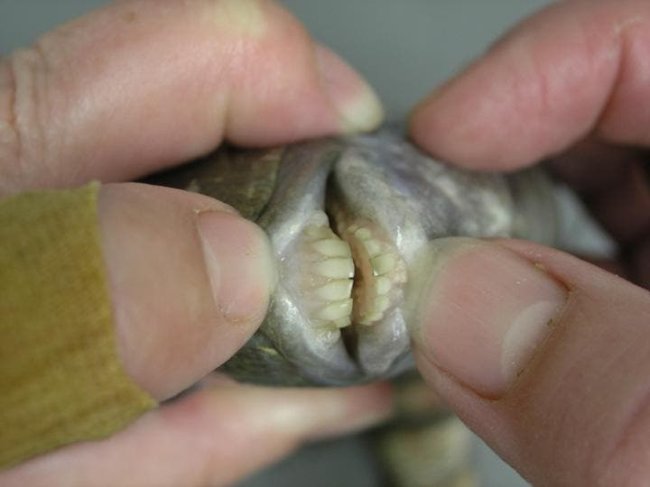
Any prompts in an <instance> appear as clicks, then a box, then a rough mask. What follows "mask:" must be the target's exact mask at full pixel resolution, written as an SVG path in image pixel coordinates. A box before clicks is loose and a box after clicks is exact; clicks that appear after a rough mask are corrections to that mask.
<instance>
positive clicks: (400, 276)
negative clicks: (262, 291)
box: [296, 203, 406, 359]
mask: <svg viewBox="0 0 650 487" xmlns="http://www.w3.org/2000/svg"><path fill="white" fill-rule="evenodd" d="M332 205H333V206H330V205H328V207H329V208H336V205H335V204H334V203H332ZM328 213H329V215H330V216H329V217H328V215H327V214H326V213H325V212H323V211H316V212H314V213H313V214H312V216H311V218H310V219H309V223H308V225H307V226H306V227H305V228H304V230H303V231H302V233H301V235H300V237H299V238H298V246H297V256H296V265H297V266H298V267H299V269H300V270H301V272H300V282H299V283H298V285H299V287H300V289H301V291H302V293H303V294H302V295H303V296H304V300H303V303H304V304H303V305H304V312H305V315H306V318H307V321H308V326H310V327H313V328H315V329H318V328H321V329H323V331H330V332H331V331H334V330H336V329H343V330H342V335H341V338H342V339H343V341H344V343H345V345H346V350H347V351H348V353H349V354H350V356H351V358H352V359H356V342H357V334H356V327H359V326H367V327H370V326H373V325H375V324H376V323H378V322H380V321H381V320H382V319H384V318H385V316H386V315H387V314H388V313H389V312H390V311H391V310H392V309H393V308H394V307H395V306H396V305H397V304H398V303H399V302H400V300H401V299H402V296H403V289H402V288H403V284H404V283H405V282H406V267H405V265H404V262H403V261H402V259H401V258H400V256H399V254H398V253H397V249H396V248H395V246H394V245H393V244H392V243H391V242H390V240H389V239H388V238H387V237H386V236H385V234H384V232H382V231H381V229H380V228H378V227H377V226H376V225H374V224H372V223H371V222H369V221H359V220H354V219H352V220H350V218H348V217H346V215H345V213H344V212H343V211H342V209H340V208H336V209H334V210H330V211H329V212H328Z"/></svg>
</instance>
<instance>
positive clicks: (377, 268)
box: [370, 254, 396, 276]
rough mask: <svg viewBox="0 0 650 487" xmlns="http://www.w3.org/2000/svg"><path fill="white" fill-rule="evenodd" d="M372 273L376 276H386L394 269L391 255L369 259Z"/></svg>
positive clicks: (394, 262) (394, 261) (393, 257)
mask: <svg viewBox="0 0 650 487" xmlns="http://www.w3.org/2000/svg"><path fill="white" fill-rule="evenodd" d="M370 263H371V264H372V268H373V271H374V273H375V274H376V275H379V276H381V275H383V274H388V273H389V272H390V271H392V270H393V269H394V268H395V264H396V260H395V256H394V255H392V254H381V255H378V256H376V257H373V258H372V259H370Z"/></svg>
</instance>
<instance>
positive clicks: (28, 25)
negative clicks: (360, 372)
mask: <svg viewBox="0 0 650 487" xmlns="http://www.w3.org/2000/svg"><path fill="white" fill-rule="evenodd" d="M105 3H107V2H106V1H102V0H0V55H4V54H7V53H8V52H10V51H11V50H13V49H15V48H18V47H20V46H21V45H26V44H29V43H30V42H31V41H32V40H33V39H34V38H35V37H37V36H38V35H39V34H40V33H42V32H45V31H46V30H48V29H50V28H51V27H53V26H55V25H57V24H59V23H61V22H64V21H65V20H67V19H70V18H72V17H75V16H78V15H80V14H82V13H84V12H86V11H88V10H91V9H94V8H97V7H99V6H101V5H102V4H105ZM281 3H283V4H284V5H286V6H287V8H289V9H290V10H291V11H292V12H294V13H295V15H296V16H298V17H299V18H300V19H301V20H302V21H303V22H304V23H305V24H306V25H307V27H308V29H309V30H310V31H311V32H312V34H313V35H314V36H315V37H316V38H317V39H318V40H320V41H322V42H323V43H325V44H327V45H329V46H330V47H332V48H333V49H334V50H335V51H337V52H338V53H339V54H340V55H342V56H343V57H344V58H345V59H347V60H348V61H349V62H350V63H351V64H352V65H354V66H355V67H356V68H357V69H358V70H359V71H360V72H361V73H363V74H364V75H365V76H366V78H367V79H368V80H369V81H370V83H371V84H372V85H373V86H374V87H375V89H376V90H377V92H378V93H379V95H380V97H381V98H382V100H383V101H384V103H385V106H386V108H387V113H388V117H389V119H391V120H400V119H403V118H404V117H405V116H406V114H407V113H408V110H409V108H410V107H411V106H412V105H413V104H414V103H416V102H417V101H418V100H419V99H420V98H422V97H423V96H425V95H426V93H428V92H429V91H430V90H431V89H432V88H433V87H435V86H437V85H439V84H440V83H442V82H443V81H444V80H446V79H447V78H449V77H450V76H451V75H453V74H454V73H455V72H456V71H458V70H459V69H460V68H462V67H463V66H464V65H466V64H467V63H468V62H469V61H471V60H472V59H473V58H474V57H476V56H477V55H479V54H480V53H481V52H483V51H484V50H485V49H486V48H487V47H488V46H489V44H490V43H491V42H492V41H493V40H494V39H495V38H497V37H498V36H499V35H501V34H502V33H503V32H504V31H505V30H506V29H508V28H509V27H510V26H512V25H513V24H515V23H516V22H517V21H518V20H520V19H521V18H523V17H525V16H527V15H529V14H530V13H532V12H534V11H536V10H538V9H540V8H542V7H543V6H544V5H545V4H547V3H550V2H549V0H489V1H488V0H399V1H395V0H283V1H282V2H281ZM473 441H474V449H473V456H474V461H475V463H476V465H477V468H478V470H479V471H480V481H481V485H483V486H484V487H520V486H525V485H527V484H526V483H525V482H523V481H522V480H521V478H519V476H518V475H516V474H515V473H514V472H513V471H512V470H510V469H509V468H508V467H507V466H505V465H504V464H503V463H502V462H501V461H500V460H498V458H497V457H496V456H495V455H494V454H493V453H492V452H491V451H490V450H489V449H488V448H487V447H486V446H485V445H483V444H482V443H481V442H480V441H479V440H478V439H474V440H473ZM270 485H273V486H287V487H290V486H294V485H295V486H304V485H310V486H312V487H318V486H323V487H325V486H333V485H336V486H340V487H347V486H349V487H366V486H367V487H374V486H378V485H381V483H380V479H379V474H378V472H377V471H376V469H375V468H374V465H373V462H372V459H371V458H370V456H369V453H368V451H367V450H366V448H365V444H364V442H363V441H362V440H361V439H359V438H349V439H345V440H338V441H332V442H327V443H323V444H318V445H313V446H310V447H307V448H304V449H303V450H301V451H300V452H299V453H298V454H296V455H294V456H293V457H291V458H289V459H287V460H285V461H284V462H282V463H280V464H279V465H277V466H275V467H272V468H270V469H269V470H267V471H265V472H262V473H260V474H258V475H257V476H255V477H254V478H252V479H250V480H248V481H247V482H245V483H244V484H242V486H245V487H265V486H270Z"/></svg>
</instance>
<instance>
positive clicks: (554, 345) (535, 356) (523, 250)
mask: <svg viewBox="0 0 650 487" xmlns="http://www.w3.org/2000/svg"><path fill="white" fill-rule="evenodd" d="M440 242H441V243H436V244H434V247H435V248H434V249H432V255H433V257H434V258H435V262H436V266H435V271H434V273H433V277H432V278H431V285H430V287H429V289H430V294H429V300H428V302H427V303H426V304H425V305H424V307H423V313H422V316H421V319H420V320H419V323H420V326H419V327H418V328H417V329H416V330H414V341H415V345H414V348H415V353H416V358H417V362H418V366H419V368H420V370H421V372H422V374H423V375H424V377H425V379H426V380H427V381H428V382H429V383H430V384H432V385H434V386H435V387H436V389H437V390H438V391H439V393H440V394H441V395H442V396H443V397H444V398H445V399H446V400H447V401H448V402H449V404H450V405H451V406H452V407H453V408H454V409H455V410H456V411H457V412H458V414H459V415H460V417H461V418H462V419H463V420H464V421H465V422H466V423H467V424H468V425H469V426H470V427H471V428H472V429H473V430H474V431H475V432H476V433H477V434H478V435H480V436H481V437H483V439H485V441H487V442H488V443H489V444H490V445H491V446H492V447H493V448H494V449H495V450H496V451H497V452H498V453H499V454H500V455H501V456H502V457H503V458H504V459H505V460H506V461H508V462H509V463H510V464H511V465H513V466H514V467H515V468H516V469H517V470H518V471H519V472H520V473H521V474H522V475H523V476H524V477H526V478H527V479H528V480H530V481H531V482H532V483H533V484H535V485H538V484H539V485H640V484H642V483H643V482H644V481H647V479H648V478H649V476H650V399H649V398H650V395H649V392H650V381H649V380H648V377H649V374H650V294H649V293H648V292H647V291H645V290H643V289H641V288H639V287H636V286H635V285H633V284H631V283H629V282H627V281H624V280H622V279H620V278H618V277H616V276H614V275H612V274H609V273H607V272H605V271H603V270H601V269H599V268H596V267H594V266H592V265H590V264H587V263H585V262H582V261H580V260H578V259H576V258H574V257H571V256H569V255H567V254H564V253H562V252H559V251H556V250H552V249H548V248H545V247H541V246H539V245H536V244H532V243H529V242H521V241H499V242H479V241H472V240H467V239H448V240H442V241H440Z"/></svg>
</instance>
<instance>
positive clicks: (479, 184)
mask: <svg viewBox="0 0 650 487" xmlns="http://www.w3.org/2000/svg"><path fill="white" fill-rule="evenodd" d="M156 182H158V183H162V184H166V185H171V186H175V187H180V188H183V189H187V190H190V191H196V192H200V193H203V194H206V195H209V196H212V197H214V198H217V199H220V200H222V201H224V202H226V203H229V204H230V205H232V206H234V207H235V208H237V209H238V210H239V211H240V212H241V214H242V215H243V216H245V217H246V218H249V219H251V220H253V221H255V222H257V223H258V224H259V225H260V226H261V227H262V228H263V229H264V230H265V231H266V233H267V235H268V236H269V239H270V241H271V244H272V247H273V249H274V252H275V254H276V257H277V262H278V272H279V283H278V286H277V289H276V290H275V293H274V296H273V299H272V301H271V304H270V306H269V310H268V313H267V316H266V318H265V320H264V323H263V324H262V326H261V327H260V329H259V330H258V331H257V333H256V334H255V336H254V337H253V338H252V339H251V340H250V341H249V342H248V343H247V344H246V345H245V346H244V347H243V349H242V350H240V351H239V352H238V353H237V354H236V355H235V356H234V357H233V358H232V359H231V360H230V361H228V362H227V363H226V364H225V365H224V366H223V370H225V371H226V372H228V373H229V374H231V375H233V376H234V377H235V378H237V379H240V380H243V381H249V382H256V383H264V384H274V385H348V384H355V383H362V382H369V381H373V380H378V379H384V378H389V377H393V376H395V375H397V374H399V373H401V372H402V371H404V370H406V369H408V368H410V367H412V365H413V361H412V357H411V354H410V350H409V343H410V340H409V333H408V323H409V320H410V319H411V317H410V316H409V309H410V307H413V303H412V302H410V301H412V299H410V298H411V295H416V294H417V292H416V291H412V290H411V288H410V287H409V279H410V278H411V276H412V275H413V274H414V272H415V269H418V270H419V272H421V271H422V269H421V268H422V266H423V265H426V262H425V261H423V260H422V259H421V255H422V251H423V249H425V248H426V247H427V246H428V245H429V243H430V242H431V241H434V240H435V239H438V238H443V237H449V236H468V237H518V238H527V239H531V240H536V241H540V242H542V243H545V244H552V243H553V242H554V239H555V222H556V218H555V212H556V209H555V205H554V198H553V194H552V185H551V183H550V182H549V180H548V179H547V178H546V177H545V176H544V174H542V172H541V171H539V170H526V171H523V172H520V173H515V174H510V175H507V176H504V175H499V174H489V173H476V172H468V171H464V170H461V169H458V168H453V167H451V166H449V165H445V164H442V163H440V162H437V161H435V160H433V159H432V158H430V157H429V156H427V155H425V154H423V153H422V152H421V151H419V150H418V149H417V148H415V147H414V146H413V145H411V144H410V143H409V142H408V141H407V140H405V139H404V138H403V137H401V136H400V135H399V134H397V133H395V132H394V131H390V130H383V131H380V132H377V133H375V134H370V135H361V136H354V137H348V138H340V139H322V140H313V141H308V142H304V143H299V144H294V145H289V146H285V147H282V148H276V149H271V150H262V151H259V150H257V151H239V150H233V149H225V150H224V149H222V150H220V151H218V152H216V153H215V154H213V155H211V156H208V157H206V158H204V159H203V160H201V161H197V162H195V163H193V164H190V165H188V166H184V167H182V168H179V169H177V170H174V171H172V172H170V173H168V174H166V175H164V176H162V177H160V178H158V179H157V181H156ZM325 210H326V211H327V212H328V214H329V215H330V216H331V215H333V214H337V212H338V214H339V215H343V217H337V218H335V220H336V222H337V224H338V226H339V228H338V229H337V230H336V233H338V234H339V235H340V234H341V232H342V230H341V228H345V226H344V227H341V224H340V222H341V220H343V221H345V222H346V223H345V225H348V220H349V221H350V222H352V223H350V224H351V225H352V224H353V223H354V222H361V223H359V225H361V226H363V225H366V224H367V225H368V227H369V228H371V229H372V231H373V232H376V234H377V235H380V236H381V237H382V239H383V240H382V242H384V243H382V245H384V246H385V247H386V248H388V247H390V248H391V249H393V250H394V251H395V255H394V256H391V257H395V256H396V258H397V259H398V260H399V265H395V270H394V272H393V273H392V274H395V273H400V272H401V273H402V274H403V275H401V274H400V276H397V277H396V276H394V275H392V274H391V273H390V272H389V273H388V275H387V276H386V277H387V278H389V279H392V282H393V288H391V293H392V296H393V300H394V301H395V303H393V304H392V305H391V306H392V307H390V308H387V309H386V310H385V311H384V312H383V315H382V317H381V318H380V319H377V320H376V322H373V323H372V324H371V325H369V326H365V325H359V324H352V325H351V326H348V327H346V328H345V329H344V331H343V332H340V331H339V330H338V329H336V328H332V327H323V326H319V327H316V326H312V325H311V324H310V321H309V317H308V316H306V314H308V313H307V312H306V311H305V309H306V308H305V305H304V303H305V302H306V301H308V300H310V299H312V297H311V296H310V294H309V292H304V293H303V292H301V289H300V286H299V285H298V284H296V282H298V281H296V279H297V278H298V276H299V275H300V274H301V273H302V274H305V273H309V272H310V270H309V269H306V268H305V267H306V266H304V265H302V263H303V261H301V260H299V255H300V252H299V251H298V249H300V248H301V247H299V244H298V243H297V242H299V241H300V238H303V236H304V234H305V231H306V229H307V228H309V225H312V222H313V218H314V215H315V214H318V213H322V212H323V211H325ZM332 226H333V227H334V226H335V225H334V223H333V224H332ZM352 228H356V227H355V226H353V227H352ZM364 231H365V230H364ZM351 245H352V244H351ZM357 260H358V259H357V258H356V257H355V264H358V263H357ZM400 266H401V267H400ZM400 269H401V270H400ZM356 272H357V275H358V274H359V269H357V271H356ZM373 272H375V269H374V267H373ZM371 279H372V278H371ZM411 284H412V283H411ZM354 285H355V287H356V286H360V285H361V284H358V283H356V282H355V284H354ZM377 286H378V284H377ZM362 292H363V291H362ZM395 296H397V297H395ZM357 301H358V300H357ZM409 302H410V304H409V306H407V305H406V303H409ZM355 306H357V303H356V301H355ZM355 309H356V308H355ZM343 336H345V340H344V339H343Z"/></svg>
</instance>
